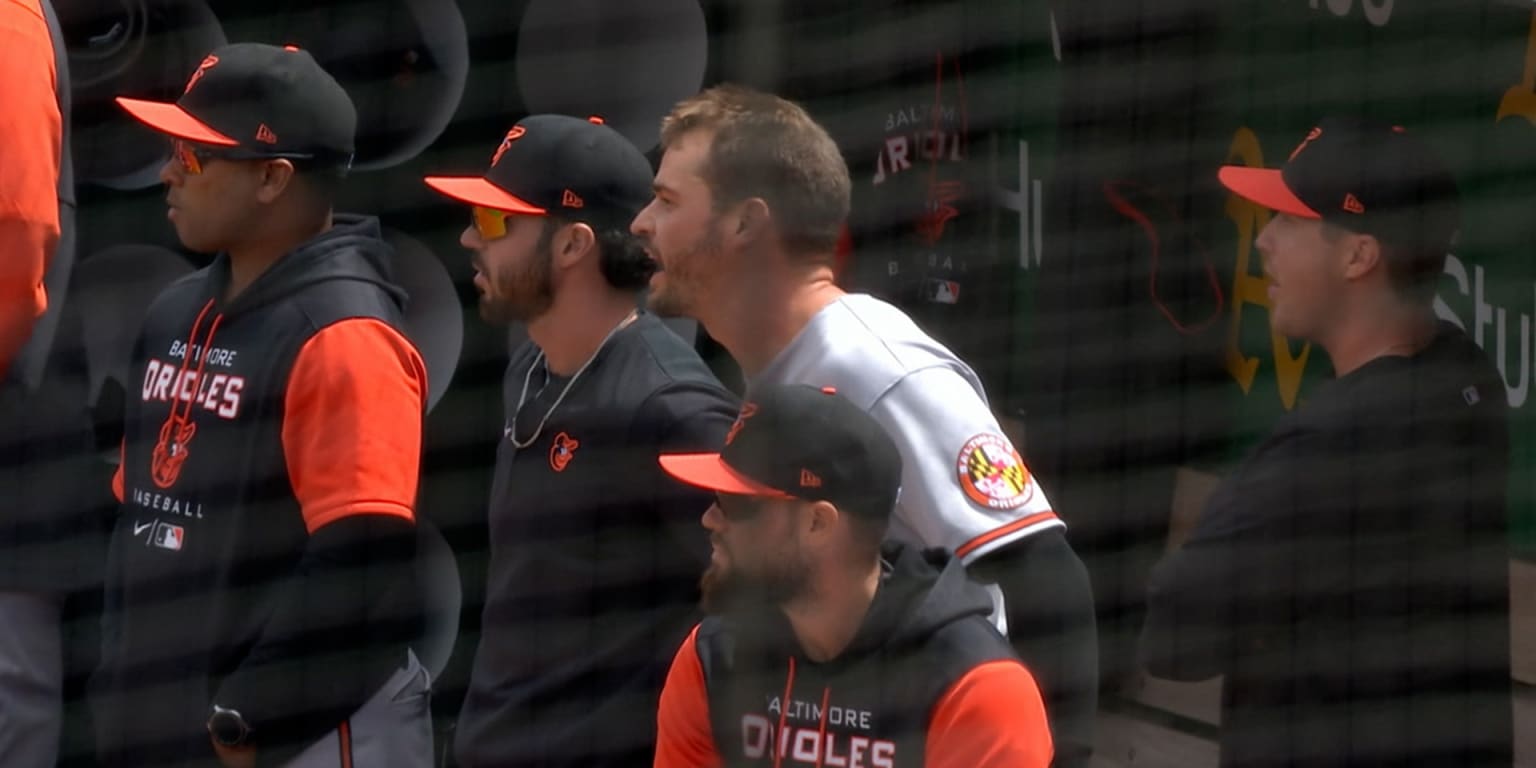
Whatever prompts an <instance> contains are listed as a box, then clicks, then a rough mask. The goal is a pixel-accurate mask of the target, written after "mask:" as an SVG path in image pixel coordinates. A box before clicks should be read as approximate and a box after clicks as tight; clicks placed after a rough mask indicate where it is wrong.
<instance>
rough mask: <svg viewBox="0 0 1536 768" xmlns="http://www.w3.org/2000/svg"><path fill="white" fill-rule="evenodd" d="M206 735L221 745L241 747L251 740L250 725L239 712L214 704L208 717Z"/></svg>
mask: <svg viewBox="0 0 1536 768" xmlns="http://www.w3.org/2000/svg"><path fill="white" fill-rule="evenodd" d="M208 735H209V736H212V737H213V741H214V743H216V744H218V745H219V746H221V747H231V748H235V747H243V746H245V745H247V744H249V743H250V742H251V726H250V725H249V724H247V723H246V722H245V718H243V717H241V716H240V713H239V712H236V711H235V710H233V709H225V708H223V707H221V706H219V705H217V704H215V705H213V714H212V715H210V716H209V717H208Z"/></svg>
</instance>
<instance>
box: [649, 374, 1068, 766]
mask: <svg viewBox="0 0 1536 768" xmlns="http://www.w3.org/2000/svg"><path fill="white" fill-rule="evenodd" d="M901 459H902V457H901V453H900V451H899V450H898V449H897V447H896V444H895V443H894V442H893V441H892V440H891V438H890V436H889V435H887V434H886V432H885V430H884V429H883V428H882V427H881V426H880V424H879V423H878V422H876V421H875V420H874V419H873V418H871V417H870V416H869V414H867V413H865V412H864V410H863V409H862V408H861V407H860V406H858V405H857V404H855V403H854V402H853V401H852V400H850V399H848V398H845V397H843V396H842V395H840V394H838V393H837V392H836V390H834V389H833V388H831V387H822V388H816V387H808V386H804V385H789V386H779V385H759V386H757V387H756V388H755V389H754V391H753V395H752V399H751V400H749V401H748V402H747V404H746V406H745V407H744V408H743V409H742V411H741V415H740V418H739V420H738V421H737V423H736V426H734V427H733V428H732V430H731V437H730V439H729V440H728V441H727V442H726V445H725V447H724V448H722V449H721V450H720V451H719V452H717V453H705V454H691V455H676V454H673V455H664V456H662V457H661V465H662V466H663V467H665V468H666V470H667V471H668V472H670V473H671V474H672V475H673V476H675V477H677V478H679V479H681V480H684V481H686V482H689V483H692V484H694V485H698V486H700V487H703V488H707V489H709V490H711V491H714V493H715V495H716V498H717V502H716V503H715V505H714V506H712V507H710V508H709V511H707V512H706V513H705V514H704V519H703V522H704V527H705V528H706V529H708V530H709V533H710V540H711V542H712V543H713V545H714V549H713V553H712V556H711V559H710V564H709V569H708V570H707V571H706V572H705V574H704V579H703V587H704V604H705V607H706V608H707V609H708V610H709V612H710V614H711V615H710V616H709V617H708V618H706V619H705V620H704V621H703V622H702V623H701V624H700V625H699V626H698V627H697V628H695V630H694V631H693V633H692V634H691V635H690V636H689V637H688V639H687V641H686V642H684V643H683V645H682V647H681V648H679V649H678V651H677V656H676V659H675V660H674V661H673V663H672V671H671V672H670V673H669V674H668V676H667V686H666V688H665V690H664V691H663V692H662V696H661V709H660V712H659V714H658V717H657V722H658V727H659V729H660V735H659V739H658V743H657V747H656V760H655V765H656V768H706V766H708V767H711V768H712V767H713V766H722V765H728V766H738V765H829V766H848V767H849V768H853V767H854V766H859V767H861V768H896V767H897V766H927V767H928V768H1044V767H1045V766H1046V765H1049V764H1050V759H1051V734H1050V729H1049V728H1048V727H1047V726H1046V722H1045V709H1044V705H1043V704H1042V703H1041V700H1040V692H1039V690H1038V689H1037V688H1036V687H1035V682H1034V679H1033V678H1032V677H1030V674H1029V672H1028V671H1027V670H1025V669H1024V667H1023V666H1022V665H1021V664H1020V663H1019V661H1018V659H1017V657H1015V656H1014V654H1013V652H1012V649H1010V648H1009V647H1008V643H1007V641H1006V640H1004V639H1003V638H1002V637H1001V636H1000V635H998V633H997V632H996V631H995V629H994V628H993V626H992V625H991V624H990V623H989V622H988V621H987V618H986V617H987V614H988V613H989V612H991V610H992V601H991V599H990V598H989V597H988V596H987V594H986V590H985V589H983V588H982V587H981V586H980V585H978V584H977V583H975V582H974V581H973V580H971V579H968V578H966V575H965V571H964V569H963V568H962V567H961V566H960V564H959V563H958V561H956V560H954V559H953V557H951V556H950V555H949V554H948V553H946V552H943V551H940V550H929V551H927V552H921V551H919V550H918V549H917V548H915V547H912V546H911V545H906V544H901V543H896V542H889V543H886V544H884V545H882V540H884V539H885V534H886V527H887V524H888V523H889V522H890V520H891V515H892V512H893V510H894V508H895V505H896V495H897V491H898V489H899V488H900V485H901V482H902V477H903V474H902V466H901Z"/></svg>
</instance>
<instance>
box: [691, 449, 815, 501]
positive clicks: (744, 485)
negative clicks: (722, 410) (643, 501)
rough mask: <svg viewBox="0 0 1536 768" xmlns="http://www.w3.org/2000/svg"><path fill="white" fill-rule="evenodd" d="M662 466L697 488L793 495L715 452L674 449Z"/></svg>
mask: <svg viewBox="0 0 1536 768" xmlns="http://www.w3.org/2000/svg"><path fill="white" fill-rule="evenodd" d="M661 468H662V469H664V470H666V471H667V474H669V475H671V476H673V477H675V478H677V479H679V480H681V481H683V482H685V483H687V484H689V485H696V486H698V487H700V488H708V489H709V490H711V491H715V492H718V493H730V494H735V495H737V496H764V497H768V498H775V499H788V498H792V497H791V496H790V495H789V494H787V493H785V492H783V491H780V490H778V489H776V488H770V487H768V486H766V485H763V484H762V483H759V482H757V481H756V480H753V479H752V478H750V477H747V476H746V475H743V474H741V473H740V472H737V471H736V470H734V469H731V467H730V465H728V464H726V463H725V461H724V460H723V459H721V458H720V454H718V453H677V454H672V455H669V456H662V457H661Z"/></svg>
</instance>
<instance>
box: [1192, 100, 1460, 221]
mask: <svg viewBox="0 0 1536 768" xmlns="http://www.w3.org/2000/svg"><path fill="white" fill-rule="evenodd" d="M1218 177H1219V178H1220V179H1221V183H1222V184H1223V185H1225V186H1226V187H1227V188H1228V189H1230V190H1232V191H1233V192H1235V193H1237V194H1238V195H1240V196H1242V197H1244V198H1247V199H1248V200H1252V201H1253V202H1255V203H1258V204H1259V205H1262V206H1264V207H1266V208H1271V209H1274V210H1276V211H1279V212H1281V213H1288V214H1291V215H1292V216H1300V217H1303V218H1308V219H1322V220H1323V221H1327V222H1330V223H1332V224H1337V225H1338V226H1340V227H1343V228H1345V229H1348V230H1350V231H1353V232H1359V233H1362V234H1369V235H1374V236H1376V237H1377V238H1379V239H1381V240H1382V241H1384V242H1388V243H1392V244H1396V245H1403V246H1410V247H1430V248H1444V249H1445V250H1449V249H1450V245H1451V240H1452V238H1453V237H1454V235H1455V233H1456V228H1457V226H1458V212H1457V197H1458V194H1457V190H1456V180H1455V178H1454V177H1453V176H1452V175H1451V173H1450V171H1449V170H1447V169H1446V167H1445V165H1444V164H1443V163H1442V162H1441V160H1440V158H1439V157H1438V156H1437V155H1436V153H1435V152H1434V150H1433V149H1431V148H1430V147H1429V146H1428V145H1426V144H1425V143H1423V142H1422V141H1420V140H1419V139H1418V138H1417V137H1415V136H1414V135H1413V134H1412V133H1411V132H1410V131H1408V130H1407V129H1405V128H1404V127H1402V126H1400V125H1390V124H1387V123H1379V122H1373V121H1369V120H1363V119H1358V118H1340V117H1334V118H1326V119H1323V120H1321V121H1319V122H1318V123H1317V125H1316V126H1314V127H1313V128H1312V129H1311V130H1310V131H1308V132H1307V134H1306V136H1305V138H1303V139H1302V141H1301V143H1300V144H1299V145H1297V147H1296V149H1295V150H1293V151H1292V152H1291V155H1290V158H1289V159H1288V160H1287V161H1286V163H1285V165H1284V166H1282V167H1281V168H1279V169H1278V170H1276V169H1268V168H1248V167H1244V166H1233V165H1229V166H1224V167H1223V168H1222V169H1221V171H1220V172H1219V173H1218Z"/></svg>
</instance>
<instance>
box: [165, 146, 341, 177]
mask: <svg viewBox="0 0 1536 768" xmlns="http://www.w3.org/2000/svg"><path fill="white" fill-rule="evenodd" d="M171 153H172V154H173V156H175V158H176V162H177V163H179V164H181V169H182V170H183V171H185V172H186V173H187V175H188V176H196V175H198V174H200V173H202V172H203V166H204V165H207V163H208V161H209V160H214V159H223V160H275V159H279V158H285V159H288V160H313V159H315V155H312V154H306V153H302V152H274V153H270V154H258V153H252V152H247V151H242V150H239V149H229V150H223V149H221V150H212V149H207V148H204V147H199V146H197V145H195V144H193V143H192V142H190V141H187V140H185V139H171ZM347 165H348V166H349V167H350V165H351V162H350V160H349V161H348V163H347Z"/></svg>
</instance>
